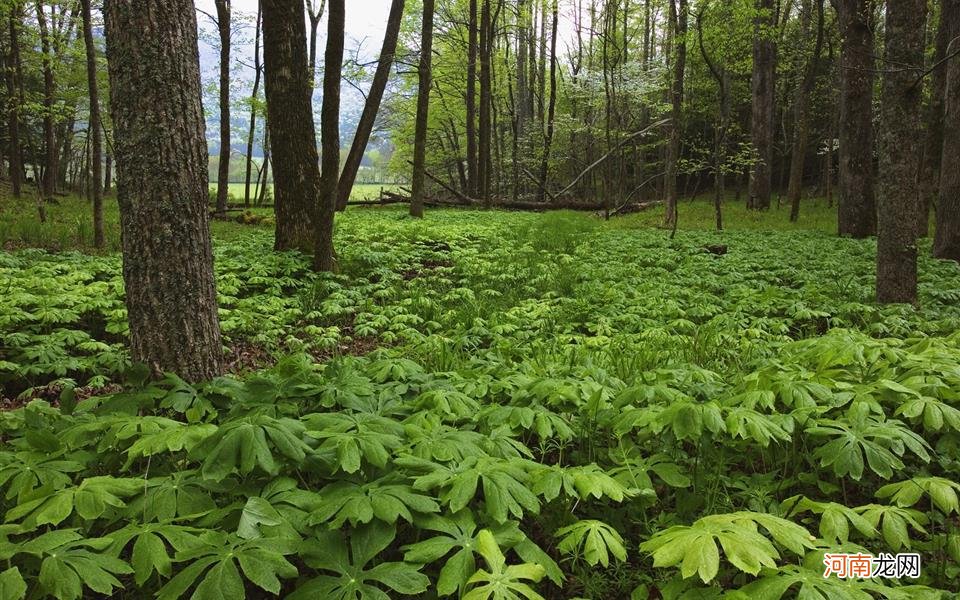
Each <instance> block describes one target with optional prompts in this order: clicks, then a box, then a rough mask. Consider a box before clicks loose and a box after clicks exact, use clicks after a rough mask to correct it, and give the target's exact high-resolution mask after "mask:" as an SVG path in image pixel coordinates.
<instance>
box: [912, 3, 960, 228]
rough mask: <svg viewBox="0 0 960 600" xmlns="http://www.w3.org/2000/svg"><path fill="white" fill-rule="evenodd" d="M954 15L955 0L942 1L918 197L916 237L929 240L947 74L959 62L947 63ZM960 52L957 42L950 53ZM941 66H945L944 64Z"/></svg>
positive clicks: (955, 31) (937, 188) (939, 159)
mask: <svg viewBox="0 0 960 600" xmlns="http://www.w3.org/2000/svg"><path fill="white" fill-rule="evenodd" d="M951 10H952V11H957V10H960V5H957V3H956V0H943V3H942V4H941V8H940V24H939V26H938V27H937V35H936V41H935V42H934V53H933V64H934V66H933V69H932V71H931V74H930V100H929V102H928V104H927V113H926V118H925V119H924V120H925V121H926V123H925V124H926V132H925V136H924V144H923V163H922V165H921V167H920V181H919V185H918V186H917V194H918V196H919V197H918V201H917V206H918V214H917V235H918V236H920V237H926V236H927V235H928V234H929V232H930V205H931V204H932V202H933V201H934V200H935V199H936V198H937V196H938V193H939V185H938V182H939V180H940V162H941V159H942V157H941V154H940V153H941V151H942V150H943V142H944V139H943V127H944V122H943V118H944V111H945V98H944V94H945V93H946V80H947V71H948V69H949V66H950V63H953V62H956V61H957V58H956V57H954V58H953V59H952V60H949V61H946V62H943V61H944V58H945V57H946V55H947V51H948V49H947V47H948V45H950V41H951V40H952V39H953V37H954V36H955V35H957V25H956V23H955V21H958V20H960V18H957V17H956V16H955V15H954V14H951ZM957 48H960V42H956V41H955V42H954V43H953V45H952V46H950V49H951V50H954V51H955V50H956V49H957ZM941 63H942V64H941Z"/></svg>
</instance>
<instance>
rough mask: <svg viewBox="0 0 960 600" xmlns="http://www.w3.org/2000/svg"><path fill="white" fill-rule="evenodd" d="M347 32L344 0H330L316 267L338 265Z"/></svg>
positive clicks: (321, 111)
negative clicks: (336, 227)
mask: <svg viewBox="0 0 960 600" xmlns="http://www.w3.org/2000/svg"><path fill="white" fill-rule="evenodd" d="M300 22H301V23H302V22H303V19H301V21H300ZM345 36H346V11H345V9H344V0H330V11H329V14H328V16H327V48H326V51H325V52H324V55H323V107H321V109H320V145H321V147H322V153H321V155H320V156H321V160H322V164H321V167H322V169H321V176H320V204H319V206H318V207H317V216H316V219H315V223H316V231H315V235H316V246H315V249H314V254H313V268H314V269H316V270H317V271H333V270H334V269H335V268H336V258H335V253H334V248H333V220H334V215H335V214H336V211H337V187H338V183H339V179H340V69H341V65H343V43H344V37H345ZM274 171H276V166H274Z"/></svg>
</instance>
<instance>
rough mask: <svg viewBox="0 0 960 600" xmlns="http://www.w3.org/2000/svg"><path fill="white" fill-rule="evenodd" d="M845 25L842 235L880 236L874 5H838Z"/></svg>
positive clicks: (864, 1) (857, 0) (844, 1)
mask: <svg viewBox="0 0 960 600" xmlns="http://www.w3.org/2000/svg"><path fill="white" fill-rule="evenodd" d="M833 1H834V6H835V7H836V9H837V15H838V20H839V24H840V36H841V41H840V128H839V134H840V135H839V140H840V144H839V147H838V149H837V155H838V159H839V161H840V178H839V182H838V183H839V187H840V203H839V205H838V206H839V208H838V214H837V217H838V218H837V224H838V232H839V234H840V235H843V236H851V237H854V238H865V237H869V236H871V235H874V234H875V233H876V231H877V208H876V199H875V195H874V185H873V179H874V173H873V70H874V60H873V24H872V21H873V0H833Z"/></svg>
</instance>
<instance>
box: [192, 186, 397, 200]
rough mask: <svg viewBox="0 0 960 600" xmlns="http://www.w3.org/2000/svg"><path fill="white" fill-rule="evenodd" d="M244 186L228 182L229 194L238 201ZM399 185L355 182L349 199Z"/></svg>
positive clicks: (364, 197)
mask: <svg viewBox="0 0 960 600" xmlns="http://www.w3.org/2000/svg"><path fill="white" fill-rule="evenodd" d="M269 186H270V187H271V188H272V187H273V184H272V183H271V184H269ZM244 187H245V186H244V184H242V183H231V184H230V195H231V196H233V197H234V198H235V199H236V200H238V201H240V200H243V194H244ZM400 187H401V186H399V185H393V184H386V183H383V184H381V183H358V184H356V185H355V186H353V192H352V193H351V194H350V199H351V200H373V199H375V198H378V197H379V196H380V190H381V189H384V190H387V191H396V190H397V189H399V188H400ZM210 189H211V190H215V189H217V184H215V183H211V184H210ZM255 189H256V187H255V186H253V185H251V186H250V193H251V194H253V193H254V190H255ZM271 191H273V190H271Z"/></svg>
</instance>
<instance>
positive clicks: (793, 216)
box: [787, 0, 823, 222]
mask: <svg viewBox="0 0 960 600" xmlns="http://www.w3.org/2000/svg"><path fill="white" fill-rule="evenodd" d="M815 1H816V3H817V35H816V41H815V42H814V44H813V54H812V55H811V57H810V58H809V60H808V61H807V64H806V68H805V69H804V74H803V80H802V81H801V82H800V89H798V90H797V93H796V96H795V101H794V106H793V114H794V123H795V126H794V130H793V147H792V148H791V151H790V184H789V187H788V188H787V202H789V203H790V221H791V222H796V221H797V219H798V218H799V217H800V195H801V193H802V189H801V188H802V187H803V167H804V162H805V159H806V157H807V137H808V135H809V130H810V123H809V115H808V114H807V112H808V110H807V104H808V103H809V101H810V93H811V92H812V91H813V84H814V82H815V81H816V78H817V68H818V67H819V66H820V51H821V50H822V49H823V0H815ZM810 12H811V8H810V2H809V0H807V1H806V2H804V7H803V13H804V14H803V17H802V18H803V20H804V34H805V37H806V36H808V35H809V33H810V26H809V22H810V18H811V17H810Z"/></svg>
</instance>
